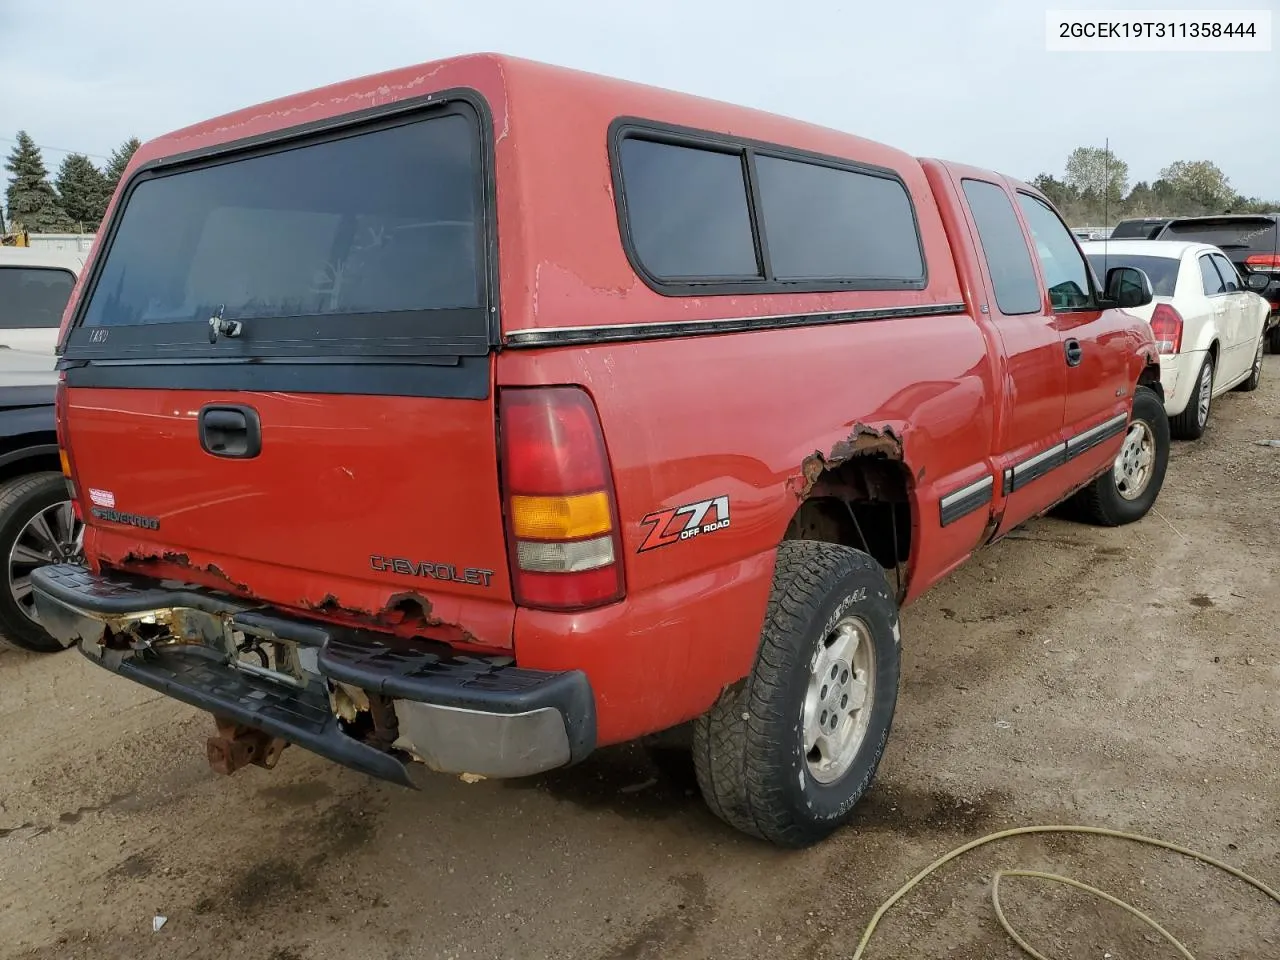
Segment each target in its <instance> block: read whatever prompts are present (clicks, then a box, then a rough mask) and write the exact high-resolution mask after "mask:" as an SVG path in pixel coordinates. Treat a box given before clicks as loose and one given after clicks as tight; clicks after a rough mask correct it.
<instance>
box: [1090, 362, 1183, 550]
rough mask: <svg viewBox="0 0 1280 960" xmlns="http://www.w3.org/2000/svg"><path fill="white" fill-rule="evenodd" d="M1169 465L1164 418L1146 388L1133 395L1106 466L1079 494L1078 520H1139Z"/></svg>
mask: <svg viewBox="0 0 1280 960" xmlns="http://www.w3.org/2000/svg"><path fill="white" fill-rule="evenodd" d="M1168 466H1169V418H1168V416H1166V414H1165V411H1164V404H1163V403H1161V402H1160V398H1159V397H1158V396H1156V393H1155V391H1153V390H1152V389H1151V388H1150V387H1143V386H1139V387H1138V388H1137V390H1135V391H1134V394H1133V415H1132V416H1131V417H1130V418H1129V427H1128V429H1127V431H1126V433H1125V438H1124V444H1123V445H1122V446H1121V448H1120V453H1119V454H1118V455H1117V456H1116V460H1115V464H1114V465H1113V466H1112V468H1111V469H1110V470H1108V471H1107V472H1106V473H1104V474H1102V475H1101V476H1100V477H1098V478H1097V479H1095V480H1094V481H1093V483H1091V484H1090V485H1089V486H1087V487H1085V488H1084V490H1082V491H1081V492H1080V494H1079V501H1078V502H1079V505H1080V509H1081V512H1082V514H1083V519H1085V520H1086V521H1087V522H1089V523H1094V524H1097V525H1099V526H1104V527H1119V526H1123V525H1124V524H1126V523H1133V522H1134V521H1135V520H1141V519H1142V518H1143V517H1145V516H1146V515H1147V513H1148V511H1150V509H1151V507H1152V506H1153V505H1154V504H1155V502H1156V497H1158V496H1159V495H1160V488H1161V487H1163V486H1164V475H1165V471H1166V470H1167V469H1168Z"/></svg>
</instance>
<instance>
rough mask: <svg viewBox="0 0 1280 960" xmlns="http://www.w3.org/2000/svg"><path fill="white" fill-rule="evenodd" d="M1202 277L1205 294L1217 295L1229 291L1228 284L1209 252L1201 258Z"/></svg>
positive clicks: (1207, 295) (1209, 295)
mask: <svg viewBox="0 0 1280 960" xmlns="http://www.w3.org/2000/svg"><path fill="white" fill-rule="evenodd" d="M1200 279H1201V281H1203V283H1204V295H1205V296H1206V297H1216V296H1218V295H1219V294H1222V293H1226V292H1227V285H1226V284H1225V283H1223V282H1222V277H1221V275H1219V273H1218V268H1217V267H1215V266H1214V265H1213V258H1212V257H1210V256H1209V255H1208V254H1207V253H1206V254H1205V255H1204V256H1202V257H1201V258H1200Z"/></svg>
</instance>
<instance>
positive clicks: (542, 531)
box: [511, 490, 613, 540]
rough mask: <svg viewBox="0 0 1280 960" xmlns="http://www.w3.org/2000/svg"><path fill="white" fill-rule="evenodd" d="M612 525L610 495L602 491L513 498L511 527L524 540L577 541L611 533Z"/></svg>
mask: <svg viewBox="0 0 1280 960" xmlns="http://www.w3.org/2000/svg"><path fill="white" fill-rule="evenodd" d="M612 527H613V521H612V518H611V517H610V513H609V495H608V494H607V493H605V492H604V491H603V490H601V491H599V492H597V493H580V494H577V495H576V496H569V497H529V496H520V495H515V496H512V498H511V529H512V531H513V532H514V533H515V535H516V537H517V538H518V539H521V540H526V539H528V540H578V539H581V538H582V537H594V536H599V535H600V534H602V533H608V532H609V531H610V530H611V529H612Z"/></svg>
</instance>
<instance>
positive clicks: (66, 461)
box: [53, 370, 83, 520]
mask: <svg viewBox="0 0 1280 960" xmlns="http://www.w3.org/2000/svg"><path fill="white" fill-rule="evenodd" d="M53 424H54V431H55V432H56V434H57V438H58V461H59V462H60V463H61V465H62V475H63V477H65V478H66V481H67V488H68V490H69V491H70V493H71V509H72V510H73V511H74V512H75V515H76V519H77V520H82V519H83V517H82V515H81V512H80V496H79V494H78V493H77V491H76V466H75V461H74V460H72V459H71V446H70V444H68V443H67V374H66V371H65V370H64V371H60V372H59V373H58V385H57V386H56V387H54V389H53Z"/></svg>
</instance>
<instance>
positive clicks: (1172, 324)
mask: <svg viewBox="0 0 1280 960" xmlns="http://www.w3.org/2000/svg"><path fill="white" fill-rule="evenodd" d="M1151 332H1152V333H1153V334H1155V337H1156V349H1157V350H1159V351H1160V352H1161V353H1177V352H1178V351H1179V350H1181V349H1182V314H1180V313H1179V312H1178V311H1177V310H1175V309H1174V308H1173V307H1172V306H1170V305H1169V304H1167V303H1157V304H1156V308H1155V311H1154V312H1153V313H1152V314H1151Z"/></svg>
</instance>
